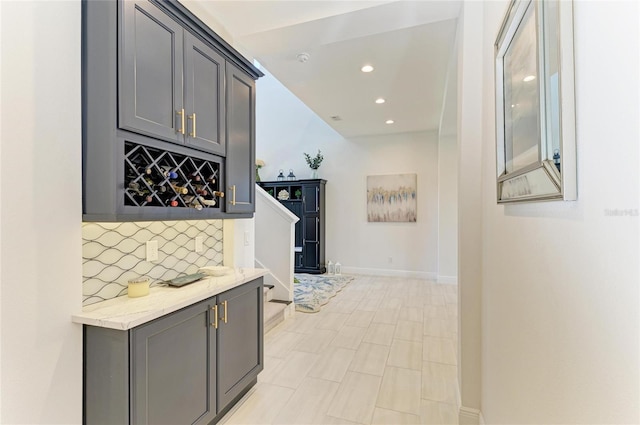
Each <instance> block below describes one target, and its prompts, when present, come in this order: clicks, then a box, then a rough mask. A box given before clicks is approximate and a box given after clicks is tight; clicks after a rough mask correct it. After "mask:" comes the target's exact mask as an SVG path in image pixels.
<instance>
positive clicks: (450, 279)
mask: <svg viewBox="0 0 640 425" xmlns="http://www.w3.org/2000/svg"><path fill="white" fill-rule="evenodd" d="M436 282H438V283H450V284H453V285H457V284H458V276H438V279H437V280H436Z"/></svg>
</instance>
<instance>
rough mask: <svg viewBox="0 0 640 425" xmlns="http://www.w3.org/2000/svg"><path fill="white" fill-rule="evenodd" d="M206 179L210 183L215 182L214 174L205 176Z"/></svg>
mask: <svg viewBox="0 0 640 425" xmlns="http://www.w3.org/2000/svg"><path fill="white" fill-rule="evenodd" d="M207 181H208V182H209V183H211V184H215V183H216V175H215V174H212V175H210V176H209V177H208V178H207Z"/></svg>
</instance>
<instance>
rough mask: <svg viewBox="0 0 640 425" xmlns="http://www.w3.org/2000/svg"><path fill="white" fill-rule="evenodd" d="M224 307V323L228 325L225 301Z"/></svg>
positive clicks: (224, 302)
mask: <svg viewBox="0 0 640 425" xmlns="http://www.w3.org/2000/svg"><path fill="white" fill-rule="evenodd" d="M222 306H223V307H224V317H223V318H222V321H223V322H224V323H227V302H226V301H223V302H222Z"/></svg>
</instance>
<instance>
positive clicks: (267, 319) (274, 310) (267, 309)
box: [264, 300, 290, 334]
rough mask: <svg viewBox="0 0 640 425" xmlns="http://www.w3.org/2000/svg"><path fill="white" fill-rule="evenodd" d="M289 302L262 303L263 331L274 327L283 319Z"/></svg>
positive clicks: (265, 331)
mask: <svg viewBox="0 0 640 425" xmlns="http://www.w3.org/2000/svg"><path fill="white" fill-rule="evenodd" d="M289 304H290V302H281V301H280V302H277V300H276V301H269V302H266V303H264V333H265V334H266V333H267V332H269V331H270V330H271V329H273V328H275V327H276V326H277V325H278V324H279V323H282V322H283V321H284V317H285V309H286V308H287V307H288V305H289Z"/></svg>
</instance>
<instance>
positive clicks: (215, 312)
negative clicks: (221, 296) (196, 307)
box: [211, 304, 218, 329]
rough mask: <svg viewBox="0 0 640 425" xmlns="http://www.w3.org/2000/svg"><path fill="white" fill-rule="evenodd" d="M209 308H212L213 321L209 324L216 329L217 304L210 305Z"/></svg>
mask: <svg viewBox="0 0 640 425" xmlns="http://www.w3.org/2000/svg"><path fill="white" fill-rule="evenodd" d="M211 310H213V323H212V324H211V326H213V327H214V328H215V329H218V304H216V305H214V306H213V307H211Z"/></svg>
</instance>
